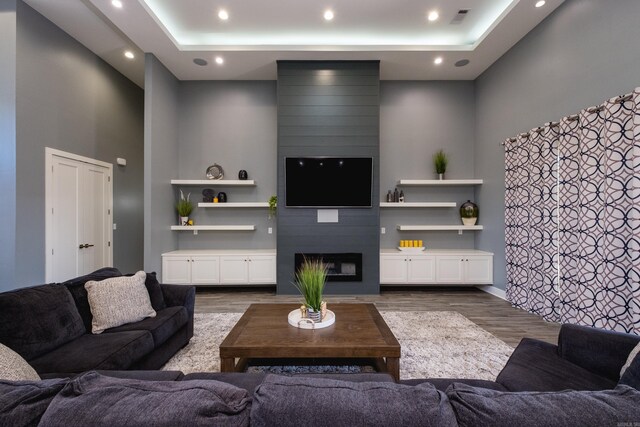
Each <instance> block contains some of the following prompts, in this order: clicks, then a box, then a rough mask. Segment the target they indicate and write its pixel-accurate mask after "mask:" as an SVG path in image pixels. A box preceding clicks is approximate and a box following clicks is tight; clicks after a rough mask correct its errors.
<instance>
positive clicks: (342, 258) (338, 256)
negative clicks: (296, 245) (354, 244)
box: [295, 253, 362, 282]
mask: <svg viewBox="0 0 640 427" xmlns="http://www.w3.org/2000/svg"><path fill="white" fill-rule="evenodd" d="M305 259H308V260H316V259H317V260H321V261H322V262H323V263H324V264H325V265H326V266H327V282H362V254H361V253H324V254H309V253H296V254H295V271H298V269H299V268H300V266H301V265H302V263H303V262H304V260H305Z"/></svg>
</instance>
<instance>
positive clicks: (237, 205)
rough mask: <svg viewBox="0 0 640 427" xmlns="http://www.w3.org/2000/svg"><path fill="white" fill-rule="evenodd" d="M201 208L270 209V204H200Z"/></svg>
mask: <svg viewBox="0 0 640 427" xmlns="http://www.w3.org/2000/svg"><path fill="white" fill-rule="evenodd" d="M198 207H199V208H268V207H269V203H268V202H237V203H226V202H225V203H203V202H200V203H198Z"/></svg>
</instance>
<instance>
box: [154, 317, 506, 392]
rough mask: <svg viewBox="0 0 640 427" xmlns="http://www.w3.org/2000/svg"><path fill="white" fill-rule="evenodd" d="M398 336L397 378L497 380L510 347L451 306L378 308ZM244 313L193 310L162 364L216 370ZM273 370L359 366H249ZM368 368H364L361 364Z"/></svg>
mask: <svg viewBox="0 0 640 427" xmlns="http://www.w3.org/2000/svg"><path fill="white" fill-rule="evenodd" d="M381 314H382V316H383V317H384V320H385V322H387V325H389V328H390V329H391V330H392V331H393V334H394V335H395V336H396V338H397V339H398V341H399V342H400V346H401V348H402V357H401V358H400V378H401V379H411V378H476V379H485V380H495V378H496V376H497V375H498V373H499V372H500V370H501V369H502V368H503V367H504V365H505V363H506V362H507V359H508V358H509V356H510V355H511V352H512V351H513V348H511V347H510V346H508V345H507V344H505V343H504V342H503V341H501V340H500V339H498V338H496V337H495V336H493V335H492V334H490V333H489V332H487V331H485V330H484V329H482V328H481V327H479V326H478V325H476V324H475V323H473V322H472V321H470V320H469V319H467V318H466V317H464V316H463V315H461V314H460V313H457V312H453V311H431V312H429V311H410V312H407V311H382V312H381ZM241 316H242V313H204V314H196V315H195V324H194V335H193V338H192V339H191V342H190V343H189V344H188V345H187V346H186V347H184V348H183V349H182V350H180V351H179V352H178V353H177V354H176V355H175V356H174V357H173V358H171V360H169V361H168V362H167V364H166V365H165V366H164V367H163V368H162V369H163V370H178V371H182V372H184V373H191V372H219V371H220V358H219V357H220V356H219V353H218V346H219V345H220V343H221V342H222V341H223V340H224V338H225V337H226V336H227V333H228V332H229V331H230V330H231V328H233V326H234V325H235V324H236V322H237V321H238V320H239V319H240V317H241ZM249 369H250V370H268V371H269V372H275V373H285V374H286V373H293V372H327V371H328V370H330V371H331V372H362V371H363V368H362V367H359V366H341V367H323V366H321V367H250V368H249ZM364 371H365V372H366V371H367V368H364Z"/></svg>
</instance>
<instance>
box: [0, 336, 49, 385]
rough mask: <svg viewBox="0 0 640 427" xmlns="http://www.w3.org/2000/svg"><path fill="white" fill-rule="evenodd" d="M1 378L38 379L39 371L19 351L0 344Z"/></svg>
mask: <svg viewBox="0 0 640 427" xmlns="http://www.w3.org/2000/svg"><path fill="white" fill-rule="evenodd" d="M0 379H2V380H9V381H27V380H29V381H38V380H39V379H40V377H39V376H38V373H37V372H36V371H35V370H34V369H33V368H32V367H31V365H29V363H28V362H27V361H26V360H24V359H23V358H22V356H20V355H19V354H18V353H16V352H15V351H13V350H11V349H10V348H9V347H7V346H6V345H2V344H0Z"/></svg>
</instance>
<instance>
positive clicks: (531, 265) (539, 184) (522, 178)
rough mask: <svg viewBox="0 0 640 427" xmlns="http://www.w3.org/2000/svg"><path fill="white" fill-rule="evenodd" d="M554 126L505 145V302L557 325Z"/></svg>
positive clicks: (509, 141)
mask: <svg viewBox="0 0 640 427" xmlns="http://www.w3.org/2000/svg"><path fill="white" fill-rule="evenodd" d="M558 131H559V129H558V125H557V124H553V123H549V124H547V125H546V126H545V127H542V128H537V129H533V130H531V131H530V132H529V133H527V134H521V135H518V137H517V138H515V139H514V140H507V141H506V142H505V156H506V164H507V167H506V174H505V182H506V188H505V202H506V203H505V205H506V211H505V234H506V248H505V249H506V253H507V280H508V284H507V298H508V299H509V301H511V302H512V303H513V304H514V305H515V306H516V307H520V308H523V309H525V310H528V311H530V312H532V313H536V314H539V315H540V316H542V317H544V318H545V319H547V320H549V321H558V320H559V311H558V307H559V299H558V186H557V182H558Z"/></svg>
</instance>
